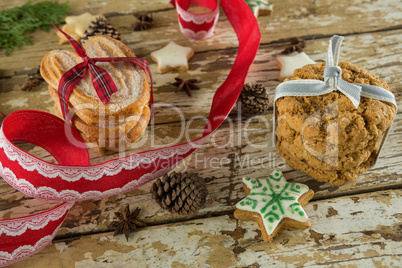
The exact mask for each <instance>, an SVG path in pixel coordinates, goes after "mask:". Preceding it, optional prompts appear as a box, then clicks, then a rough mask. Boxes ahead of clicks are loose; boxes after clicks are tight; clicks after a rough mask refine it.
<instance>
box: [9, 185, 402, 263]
mask: <svg viewBox="0 0 402 268" xmlns="http://www.w3.org/2000/svg"><path fill="white" fill-rule="evenodd" d="M401 194H402V191H401V190H390V191H381V192H375V193H368V194H361V195H353V196H348V197H341V198H335V199H330V200H322V201H316V202H311V203H309V204H307V205H306V206H305V210H306V212H307V214H308V215H309V217H310V221H311V225H312V227H311V229H309V230H295V231H284V232H283V233H282V234H281V235H280V236H279V237H278V238H276V239H275V240H274V241H273V242H272V243H270V244H269V243H265V242H264V241H263V240H262V239H261V238H260V230H259V229H258V226H257V224H256V223H254V222H245V221H238V220H236V219H233V218H232V216H231V215H224V216H219V217H213V218H205V219H197V220H193V221H187V222H183V223H174V224H168V225H160V226H152V227H145V228H141V229H139V230H138V231H137V232H134V233H131V234H130V238H129V241H126V239H125V237H124V236H123V235H119V236H117V237H113V236H112V233H104V234H97V235H89V236H83V237H77V238H72V239H63V240H55V241H54V242H53V243H52V244H51V245H49V246H47V247H46V248H45V249H44V250H42V251H41V252H39V253H37V254H35V255H34V256H32V257H30V258H28V259H26V260H24V261H21V262H19V263H17V264H15V265H13V266H10V267H30V268H34V267H56V266H57V267H60V266H62V267H73V266H75V267H107V266H116V267H117V266H118V267H130V266H135V267H245V266H248V267H271V266H275V267H304V266H312V267H316V266H352V267H396V266H399V265H400V263H401V261H402V259H401V258H402V248H401V247H400V243H401V241H402V236H401V232H400V231H401V219H402V218H401V215H402V210H401V209H402V199H401V198H400V195H401Z"/></svg>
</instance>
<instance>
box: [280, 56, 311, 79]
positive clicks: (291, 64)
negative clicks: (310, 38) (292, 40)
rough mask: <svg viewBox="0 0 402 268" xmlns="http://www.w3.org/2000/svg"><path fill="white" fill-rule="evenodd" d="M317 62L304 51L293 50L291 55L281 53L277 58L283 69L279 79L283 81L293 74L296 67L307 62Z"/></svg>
mask: <svg viewBox="0 0 402 268" xmlns="http://www.w3.org/2000/svg"><path fill="white" fill-rule="evenodd" d="M314 63H316V62H315V61H313V60H312V59H310V57H309V56H307V54H306V53H304V52H297V51H295V52H293V53H291V54H289V55H280V56H278V57H277V58H276V64H277V65H278V66H279V68H280V69H281V71H280V73H279V81H283V80H285V79H286V78H289V77H291V76H292V75H293V72H294V71H295V70H296V69H299V68H301V67H303V66H304V65H307V64H314Z"/></svg>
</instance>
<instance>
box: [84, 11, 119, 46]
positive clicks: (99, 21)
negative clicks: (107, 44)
mask: <svg viewBox="0 0 402 268" xmlns="http://www.w3.org/2000/svg"><path fill="white" fill-rule="evenodd" d="M94 35H107V36H109V37H112V38H114V39H116V40H121V39H120V33H119V32H118V31H117V30H116V28H115V27H113V26H112V25H111V24H107V20H106V19H105V18H103V17H97V18H96V20H94V21H92V22H91V24H90V25H89V26H88V29H87V30H85V32H84V36H83V37H82V39H81V44H82V45H84V44H85V42H86V41H88V39H89V38H90V37H92V36H94Z"/></svg>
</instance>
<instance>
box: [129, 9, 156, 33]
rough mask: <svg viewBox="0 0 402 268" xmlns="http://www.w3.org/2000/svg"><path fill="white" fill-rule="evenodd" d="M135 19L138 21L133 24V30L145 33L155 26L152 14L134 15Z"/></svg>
mask: <svg viewBox="0 0 402 268" xmlns="http://www.w3.org/2000/svg"><path fill="white" fill-rule="evenodd" d="M134 17H136V18H137V21H136V22H135V23H133V30H134V31H135V32H137V31H144V30H147V29H150V28H152V27H153V26H154V24H153V23H152V22H153V20H154V19H153V17H152V13H140V14H134Z"/></svg>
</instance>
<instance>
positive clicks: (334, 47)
mask: <svg viewBox="0 0 402 268" xmlns="http://www.w3.org/2000/svg"><path fill="white" fill-rule="evenodd" d="M342 40H343V36H339V35H334V36H333V37H332V38H331V40H330V41H329V47H328V53H327V62H326V67H325V69H324V81H320V80H313V79H305V80H291V81H287V82H283V83H281V84H279V85H278V87H277V88H276V90H275V99H274V103H275V101H276V100H277V99H278V98H281V97H285V96H319V95H324V94H327V93H329V92H332V91H334V90H339V91H340V92H342V93H343V94H344V95H345V96H347V97H348V98H349V99H350V100H351V101H352V103H353V105H354V106H355V107H356V108H357V107H359V104H360V96H363V97H367V98H372V99H377V100H381V101H387V102H390V103H392V104H393V105H395V107H397V105H396V100H395V96H394V94H392V93H391V92H389V91H388V90H386V89H384V88H382V87H377V86H372V85H367V84H359V83H353V84H352V83H348V82H346V81H345V80H343V79H342V69H341V68H340V67H339V66H338V61H339V53H340V47H341V44H342Z"/></svg>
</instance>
